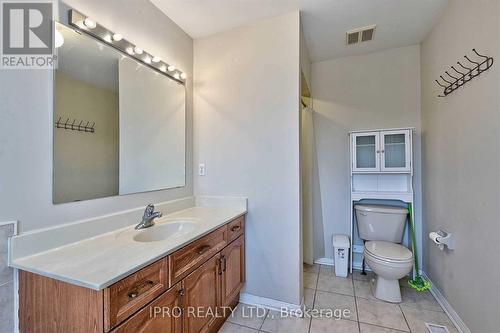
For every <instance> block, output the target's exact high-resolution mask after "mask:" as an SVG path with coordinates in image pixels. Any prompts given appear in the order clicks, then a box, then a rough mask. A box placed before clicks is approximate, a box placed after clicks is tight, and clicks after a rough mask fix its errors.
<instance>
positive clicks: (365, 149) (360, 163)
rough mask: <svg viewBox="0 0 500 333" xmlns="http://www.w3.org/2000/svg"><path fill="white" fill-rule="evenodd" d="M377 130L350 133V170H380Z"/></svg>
mask: <svg viewBox="0 0 500 333" xmlns="http://www.w3.org/2000/svg"><path fill="white" fill-rule="evenodd" d="M379 147H380V146H379V132H365V133H354V134H352V171H353V172H377V171H380V158H379V155H380V148H379Z"/></svg>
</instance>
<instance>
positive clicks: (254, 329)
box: [221, 320, 260, 332]
mask: <svg viewBox="0 0 500 333" xmlns="http://www.w3.org/2000/svg"><path fill="white" fill-rule="evenodd" d="M226 322H228V323H230V324H231V325H236V326H240V327H244V328H249V329H251V330H253V331H257V332H258V331H260V329H257V328H255V327H250V326H247V325H243V324H236V323H233V322H231V321H227V320H226ZM226 322H224V324H225V323H226ZM221 328H222V327H221Z"/></svg>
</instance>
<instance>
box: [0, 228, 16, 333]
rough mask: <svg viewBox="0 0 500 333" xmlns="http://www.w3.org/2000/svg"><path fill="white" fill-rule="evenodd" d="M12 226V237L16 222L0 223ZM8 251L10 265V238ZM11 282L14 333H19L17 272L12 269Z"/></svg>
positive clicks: (14, 234)
mask: <svg viewBox="0 0 500 333" xmlns="http://www.w3.org/2000/svg"><path fill="white" fill-rule="evenodd" d="M8 224H13V225H14V233H13V235H12V236H16V235H17V230H18V223H17V221H7V222H0V226H4V225H8ZM7 243H8V248H9V251H8V252H7V262H8V263H10V237H9V239H8V240H7ZM12 278H13V281H12V286H13V289H14V313H13V316H14V333H19V271H18V270H17V269H15V268H13V277H12Z"/></svg>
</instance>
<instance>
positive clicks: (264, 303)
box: [240, 293, 304, 313]
mask: <svg viewBox="0 0 500 333" xmlns="http://www.w3.org/2000/svg"><path fill="white" fill-rule="evenodd" d="M240 303H244V304H247V305H253V306H257V307H261V308H266V309H269V310H275V311H282V310H283V309H287V310H288V311H287V312H291V313H297V311H300V310H302V309H303V306H304V300H302V304H300V305H299V304H292V303H286V302H283V301H278V300H275V299H272V298H267V297H261V296H256V295H252V294H248V293H241V294H240Z"/></svg>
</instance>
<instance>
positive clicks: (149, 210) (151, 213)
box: [135, 204, 163, 230]
mask: <svg viewBox="0 0 500 333" xmlns="http://www.w3.org/2000/svg"><path fill="white" fill-rule="evenodd" d="M162 215H163V214H162V213H161V212H155V206H154V205H153V204H149V205H148V206H147V207H146V210H144V215H142V221H141V223H139V224H138V225H136V226H135V230H141V229H146V228H149V227H152V226H153V225H154V224H155V223H154V222H153V220H154V219H155V218H157V217H161V216H162Z"/></svg>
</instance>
